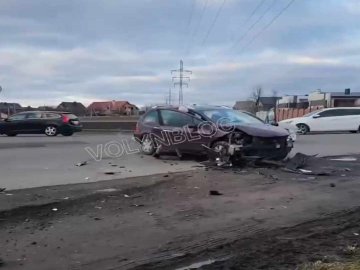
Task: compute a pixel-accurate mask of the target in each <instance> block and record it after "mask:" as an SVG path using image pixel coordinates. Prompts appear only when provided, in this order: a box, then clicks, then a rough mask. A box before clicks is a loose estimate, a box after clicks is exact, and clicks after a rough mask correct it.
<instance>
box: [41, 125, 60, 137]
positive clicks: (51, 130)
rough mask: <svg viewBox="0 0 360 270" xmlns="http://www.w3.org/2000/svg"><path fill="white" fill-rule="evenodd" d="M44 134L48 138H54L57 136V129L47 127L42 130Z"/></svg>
mask: <svg viewBox="0 0 360 270" xmlns="http://www.w3.org/2000/svg"><path fill="white" fill-rule="evenodd" d="M44 133H45V135H46V136H48V137H54V136H56V135H58V129H57V127H56V126H47V127H45V129H44Z"/></svg>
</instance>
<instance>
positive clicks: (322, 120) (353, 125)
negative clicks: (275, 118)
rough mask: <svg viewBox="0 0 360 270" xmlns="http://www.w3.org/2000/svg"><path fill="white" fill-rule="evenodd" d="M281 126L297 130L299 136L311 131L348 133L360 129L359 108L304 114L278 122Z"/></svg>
mask: <svg viewBox="0 0 360 270" xmlns="http://www.w3.org/2000/svg"><path fill="white" fill-rule="evenodd" d="M279 124H280V126H281V125H284V124H285V125H292V126H294V127H297V128H298V132H299V133H300V134H306V133H309V132H312V131H316V132H326V131H350V132H354V133H356V132H358V131H359V129H360V108H359V107H344V108H339V107H338V108H328V109H322V110H318V111H314V112H311V113H308V114H305V115H304V116H302V117H297V118H291V119H286V120H283V121H280V122H279Z"/></svg>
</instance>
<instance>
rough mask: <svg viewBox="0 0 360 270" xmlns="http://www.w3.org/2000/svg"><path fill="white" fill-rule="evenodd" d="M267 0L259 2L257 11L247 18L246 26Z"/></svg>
mask: <svg viewBox="0 0 360 270" xmlns="http://www.w3.org/2000/svg"><path fill="white" fill-rule="evenodd" d="M265 1H266V0H261V1H260V2H259V4H258V5H257V6H256V7H255V9H254V10H253V11H252V12H251V14H250V15H249V17H247V19H246V20H245V22H244V24H243V25H244V26H245V25H246V24H247V23H248V22H249V21H250V20H251V18H252V17H253V16H254V15H255V13H256V12H257V11H258V9H259V8H261V6H262V5H263V4H264V3H265Z"/></svg>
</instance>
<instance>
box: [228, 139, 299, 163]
mask: <svg viewBox="0 0 360 270" xmlns="http://www.w3.org/2000/svg"><path fill="white" fill-rule="evenodd" d="M293 147H294V145H293V140H292V139H291V137H290V136H289V137H288V138H282V139H271V140H269V139H262V138H256V139H255V140H254V141H253V142H252V143H251V144H248V145H245V146H243V145H237V144H230V145H229V150H228V152H229V154H230V155H231V156H242V157H245V158H246V157H252V158H254V157H257V158H266V159H277V160H279V159H284V158H285V157H286V156H287V155H288V154H289V153H290V151H291V150H292V148H293Z"/></svg>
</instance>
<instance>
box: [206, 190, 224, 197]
mask: <svg viewBox="0 0 360 270" xmlns="http://www.w3.org/2000/svg"><path fill="white" fill-rule="evenodd" d="M209 194H210V195H213V196H220V195H223V194H222V193H221V192H219V191H217V190H210V191H209Z"/></svg>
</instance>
